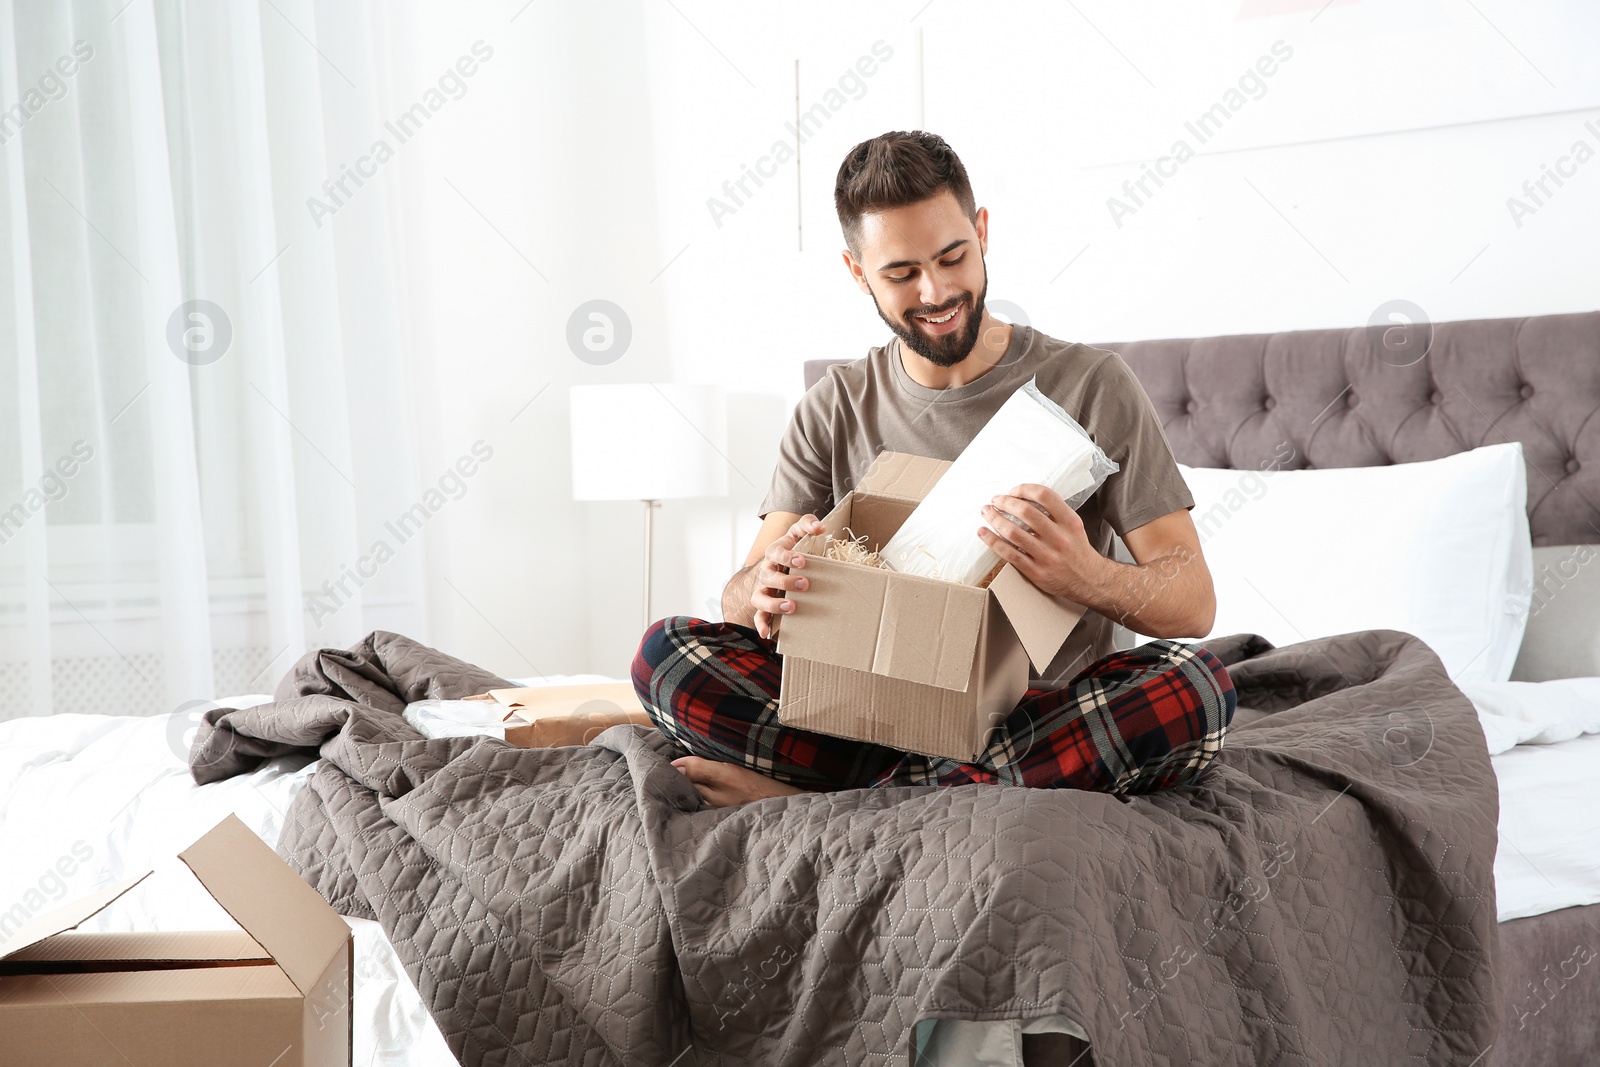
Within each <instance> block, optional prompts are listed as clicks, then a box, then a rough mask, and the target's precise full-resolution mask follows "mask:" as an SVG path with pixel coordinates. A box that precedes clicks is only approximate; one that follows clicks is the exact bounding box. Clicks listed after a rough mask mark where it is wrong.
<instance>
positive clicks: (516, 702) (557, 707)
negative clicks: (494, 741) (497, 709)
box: [472, 682, 655, 748]
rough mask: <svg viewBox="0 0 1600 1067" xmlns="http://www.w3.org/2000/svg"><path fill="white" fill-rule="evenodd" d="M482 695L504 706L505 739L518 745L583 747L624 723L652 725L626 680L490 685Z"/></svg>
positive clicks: (653, 725)
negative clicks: (513, 686)
mask: <svg viewBox="0 0 1600 1067" xmlns="http://www.w3.org/2000/svg"><path fill="white" fill-rule="evenodd" d="M484 696H485V697H488V698H491V699H493V700H496V701H498V702H499V703H500V704H501V706H503V707H504V708H505V709H506V710H505V713H504V714H503V715H502V716H501V721H502V722H503V723H505V728H506V740H507V741H509V742H510V743H511V744H513V745H516V746H517V747H518V748H559V747H560V746H562V745H587V744H588V743H589V742H590V741H593V740H594V739H595V738H596V737H598V736H600V734H601V733H602V732H604V731H606V730H609V729H610V728H611V727H613V726H620V725H623V724H625V723H632V724H633V725H635V726H644V727H649V728H652V729H653V728H654V727H655V723H653V722H651V721H650V716H649V715H647V714H645V710H644V705H643V704H641V703H640V702H639V694H638V693H636V692H635V691H634V688H633V683H632V682H607V683H602V684H599V685H548V686H529V687H527V688H524V689H491V690H489V692H487V693H485V694H484ZM472 699H478V698H472Z"/></svg>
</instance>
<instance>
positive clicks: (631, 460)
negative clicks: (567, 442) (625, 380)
mask: <svg viewBox="0 0 1600 1067" xmlns="http://www.w3.org/2000/svg"><path fill="white" fill-rule="evenodd" d="M726 452H727V408H726V405H725V403H724V401H723V396H722V390H720V389H718V388H716V387H715V386H709V385H666V384H645V385H574V386H573V387H572V499H574V500H671V499H675V498H680V497H695V496H725V495H726V494H727V492H728V460H727V458H726Z"/></svg>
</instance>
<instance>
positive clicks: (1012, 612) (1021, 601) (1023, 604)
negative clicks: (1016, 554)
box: [989, 563, 1088, 672]
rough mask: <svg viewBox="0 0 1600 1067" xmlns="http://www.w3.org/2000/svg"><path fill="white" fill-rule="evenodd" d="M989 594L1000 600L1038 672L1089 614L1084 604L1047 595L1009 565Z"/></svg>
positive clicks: (1008, 619) (997, 576)
mask: <svg viewBox="0 0 1600 1067" xmlns="http://www.w3.org/2000/svg"><path fill="white" fill-rule="evenodd" d="M989 591H990V592H991V593H993V594H994V595H995V599H997V600H998V601H1000V607H1001V609H1002V610H1003V611H1004V612H1005V613H1006V619H1007V621H1009V622H1010V623H1011V628H1012V629H1013V630H1015V631H1016V633H1017V638H1018V639H1019V640H1020V641H1021V642H1022V647H1023V648H1024V649H1026V650H1027V652H1028V659H1029V661H1030V662H1031V663H1032V664H1033V669H1034V670H1036V671H1041V672H1042V671H1043V670H1044V669H1045V668H1046V667H1048V666H1050V661H1051V660H1053V659H1055V658H1056V653H1057V652H1060V651H1061V646H1062V644H1063V643H1064V642H1065V641H1066V640H1067V635H1068V634H1070V633H1072V628H1073V627H1074V626H1077V625H1078V620H1079V619H1081V618H1083V616H1084V614H1085V613H1086V612H1087V611H1088V609H1087V608H1085V607H1084V606H1083V605H1081V604H1074V603H1073V602H1072V601H1070V600H1067V599H1065V598H1064V597H1058V596H1051V595H1050V594H1049V593H1046V592H1045V591H1044V590H1042V589H1040V588H1039V587H1038V586H1036V585H1034V584H1033V583H1032V582H1030V581H1028V579H1026V578H1024V577H1023V576H1022V574H1021V573H1020V572H1019V571H1018V570H1017V569H1016V568H1015V567H1013V566H1011V565H1010V564H1009V563H1008V564H1006V565H1005V566H1004V567H1001V568H1000V573H999V574H997V575H995V578H994V581H992V582H990V583H989Z"/></svg>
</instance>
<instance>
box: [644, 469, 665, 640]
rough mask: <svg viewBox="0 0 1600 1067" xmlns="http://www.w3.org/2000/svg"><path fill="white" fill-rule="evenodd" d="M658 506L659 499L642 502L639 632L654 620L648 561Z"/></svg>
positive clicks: (652, 554)
mask: <svg viewBox="0 0 1600 1067" xmlns="http://www.w3.org/2000/svg"><path fill="white" fill-rule="evenodd" d="M660 506H661V501H659V500H646V501H645V502H644V629H642V630H640V631H639V632H640V633H643V632H644V631H645V630H648V629H649V628H650V624H651V623H653V622H655V621H656V620H655V618H654V616H653V615H652V613H651V610H650V561H651V557H653V556H654V555H655V536H656V522H655V516H656V508H658V507H660Z"/></svg>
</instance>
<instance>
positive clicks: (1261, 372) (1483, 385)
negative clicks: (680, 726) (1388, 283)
mask: <svg viewBox="0 0 1600 1067" xmlns="http://www.w3.org/2000/svg"><path fill="white" fill-rule="evenodd" d="M1095 347H1097V348H1108V349H1111V350H1112V351H1114V352H1117V353H1120V354H1121V356H1122V358H1123V359H1124V360H1126V361H1127V362H1128V365H1129V366H1131V367H1132V368H1133V371H1134V373H1135V374H1137V375H1138V376H1139V380H1140V381H1141V382H1142V383H1143V384H1144V388H1145V391H1146V392H1147V393H1149V394H1150V399H1151V400H1152V401H1153V402H1154V403H1155V406H1156V410H1157V411H1158V412H1160V414H1161V422H1162V425H1163V426H1165V427H1166V432H1167V437H1168V439H1169V440H1170V441H1171V442H1172V448H1173V451H1174V452H1175V453H1176V454H1177V457H1178V460H1179V461H1180V462H1182V463H1186V464H1188V465H1189V466H1191V467H1234V468H1239V469H1256V468H1260V467H1262V466H1264V465H1265V464H1268V463H1271V462H1274V461H1275V460H1276V459H1277V458H1278V456H1279V455H1280V452H1279V450H1280V449H1281V446H1282V444H1283V442H1285V441H1287V442H1289V443H1290V444H1291V445H1293V446H1294V452H1293V459H1291V460H1290V461H1289V462H1288V463H1286V464H1284V465H1285V466H1287V467H1366V466H1377V465H1381V464H1387V463H1404V462H1410V461H1414V460H1423V459H1437V458H1439V457H1440V456H1447V455H1450V454H1452V453H1455V452H1462V451H1465V450H1467V449H1470V448H1476V447H1478V446H1479V445H1483V444H1494V443H1497V442H1501V441H1520V442H1522V450H1523V454H1524V456H1525V457H1526V458H1527V463H1528V521H1529V525H1530V527H1531V528H1532V531H1533V543H1534V545H1535V546H1536V547H1535V548H1534V589H1533V605H1532V613H1531V615H1530V617H1529V619H1528V630H1527V635H1526V636H1525V637H1524V639H1523V643H1522V652H1521V655H1520V656H1519V658H1518V660H1517V665H1516V667H1515V669H1514V670H1513V672H1512V678H1514V679H1518V680H1523V681H1540V680H1543V679H1546V678H1567V677H1574V676H1596V675H1600V610H1597V605H1600V566H1597V565H1594V561H1595V560H1596V558H1597V557H1600V549H1596V548H1592V547H1589V546H1593V545H1600V312H1584V313H1581V314H1574V315H1538V316H1533V317H1530V318H1521V319H1475V320H1468V321H1462V322H1442V323H1437V324H1434V325H1433V326H1431V327H1430V326H1427V325H1417V326H1409V327H1393V326H1392V327H1388V328H1387V329H1383V328H1378V327H1369V326H1358V327H1353V328H1350V329H1343V330H1294V331H1291V332H1287V333H1269V334H1243V335H1238V336H1233V337H1202V338H1191V339H1182V340H1168V341H1128V342H1118V343H1110V344H1096V345H1095ZM843 362H848V361H846V360H812V361H810V362H807V363H806V388H808V389H809V388H810V387H811V386H812V385H814V384H815V383H816V382H817V380H818V379H819V378H821V377H822V375H823V374H824V373H825V372H826V370H827V368H828V366H829V365H830V364H833V363H843Z"/></svg>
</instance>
